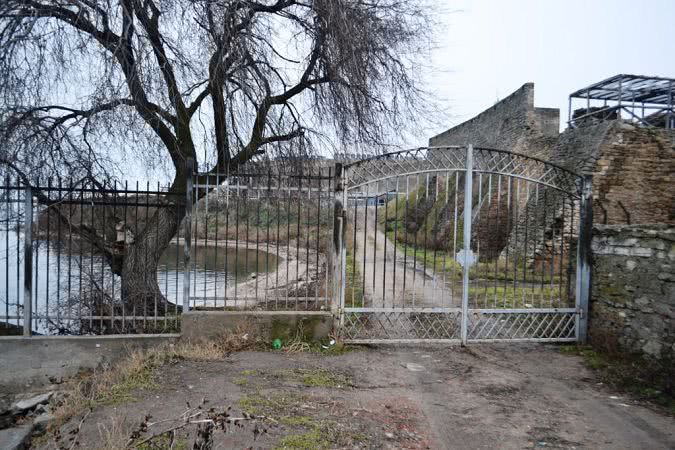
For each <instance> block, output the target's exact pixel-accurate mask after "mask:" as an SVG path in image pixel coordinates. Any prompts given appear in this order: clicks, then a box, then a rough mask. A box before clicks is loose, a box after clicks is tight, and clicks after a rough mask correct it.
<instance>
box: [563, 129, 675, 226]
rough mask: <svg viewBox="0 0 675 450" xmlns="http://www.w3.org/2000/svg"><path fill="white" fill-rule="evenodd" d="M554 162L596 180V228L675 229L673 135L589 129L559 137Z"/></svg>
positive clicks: (653, 132) (659, 132) (666, 131)
mask: <svg viewBox="0 0 675 450" xmlns="http://www.w3.org/2000/svg"><path fill="white" fill-rule="evenodd" d="M551 159H552V161H553V162H555V163H557V164H560V165H562V166H563V167H566V168H568V169H570V170H572V171H574V172H577V173H580V174H589V175H592V176H593V217H594V223H596V224H602V225H628V224H633V225H634V224H646V223H665V224H670V225H675V181H674V180H675V132H673V131H669V130H663V129H653V128H642V127H637V126H635V125H633V124H630V123H626V122H622V121H618V120H615V121H608V122H600V123H597V124H589V125H588V126H583V127H579V128H574V129H568V130H566V131H565V132H564V133H563V134H561V135H560V139H559V140H558V144H557V145H556V147H555V149H554V150H553V155H552V158H551Z"/></svg>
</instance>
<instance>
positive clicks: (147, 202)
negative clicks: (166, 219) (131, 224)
mask: <svg viewBox="0 0 675 450" xmlns="http://www.w3.org/2000/svg"><path fill="white" fill-rule="evenodd" d="M92 223H93V220H92ZM149 229H150V181H146V182H145V230H144V231H146V232H147V231H149ZM150 257H152V255H150V252H149V249H148V248H147V247H146V249H145V253H144V255H143V260H144V261H145V264H146V266H148V265H149V258H150ZM153 276H154V277H157V274H153ZM147 280H148V274H147V271H143V281H144V282H145V283H147ZM195 290H196V289H195ZM152 304H153V308H154V309H153V313H154V319H155V325H157V322H156V319H157V309H156V308H157V298H156V297H155V298H153V301H152ZM147 319H148V299H147V297H146V296H145V295H143V329H144V330H145V329H146V327H147ZM101 327H103V314H101Z"/></svg>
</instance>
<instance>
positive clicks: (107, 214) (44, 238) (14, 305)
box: [0, 178, 185, 335]
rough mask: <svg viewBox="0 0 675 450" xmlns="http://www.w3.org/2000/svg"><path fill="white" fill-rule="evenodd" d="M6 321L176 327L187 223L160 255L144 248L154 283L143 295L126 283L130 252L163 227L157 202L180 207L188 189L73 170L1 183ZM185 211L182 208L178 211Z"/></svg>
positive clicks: (22, 325) (31, 326)
mask: <svg viewBox="0 0 675 450" xmlns="http://www.w3.org/2000/svg"><path fill="white" fill-rule="evenodd" d="M0 189H1V192H2V194H1V195H2V197H1V202H2V211H1V212H0V223H1V224H2V231H1V233H2V234H4V236H2V244H0V245H1V246H2V247H4V248H1V247H0V257H2V266H4V267H3V269H4V270H2V271H0V272H2V273H0V305H2V310H1V311H0V323H1V325H0V329H3V331H4V333H3V334H15V333H16V332H17V331H20V330H23V334H26V335H29V334H111V333H139V332H167V331H175V330H177V329H178V327H179V313H180V310H181V308H180V306H179V304H180V295H179V293H180V292H181V291H180V289H179V284H180V281H181V280H182V277H181V276H180V275H181V274H182V270H183V268H182V261H183V254H182V252H179V251H178V247H179V245H178V244H179V241H180V240H181V238H182V236H181V230H180V229H179V232H178V233H176V235H175V237H174V239H173V241H172V243H171V244H170V245H169V246H168V247H167V248H166V249H165V250H164V252H163V253H162V254H161V255H159V258H158V260H157V261H155V259H157V258H155V255H153V254H152V252H151V251H149V250H146V251H145V252H141V254H139V255H137V258H140V260H141V261H140V262H141V264H145V265H146V266H148V267H154V266H155V265H157V267H158V269H157V270H156V271H153V272H152V273H151V272H146V273H145V278H146V280H145V281H146V282H147V284H148V285H153V283H154V284H155V285H156V286H157V287H158V288H159V289H158V290H156V291H153V292H152V295H145V296H143V299H142V301H140V300H139V299H138V298H136V299H134V298H132V297H133V296H132V295H131V293H127V292H124V290H125V286H124V283H123V280H122V277H121V275H122V272H123V271H124V265H125V259H126V256H127V252H128V251H129V249H130V248H131V247H133V246H134V245H135V239H136V238H137V237H142V236H144V235H145V234H148V233H152V232H153V230H151V228H153V227H156V228H159V227H160V226H161V223H160V221H159V220H156V219H155V217H156V215H157V212H158V211H160V210H164V211H172V212H175V214H177V215H179V214H181V211H180V209H179V208H176V207H175V205H176V204H178V203H179V202H180V201H181V200H184V198H185V194H184V193H172V192H170V191H169V190H168V188H166V187H162V186H160V185H159V184H157V185H154V186H151V185H150V183H146V184H145V185H140V184H139V183H135V184H133V185H131V186H130V185H129V183H124V184H120V183H117V182H112V183H111V184H98V183H93V182H89V181H80V182H76V181H73V180H67V181H64V180H57V181H54V182H52V181H48V182H47V183H45V184H44V185H32V186H28V185H26V184H24V183H22V182H20V181H19V180H15V179H10V178H7V179H5V182H4V185H2V186H0ZM177 219H178V220H180V218H178V217H177Z"/></svg>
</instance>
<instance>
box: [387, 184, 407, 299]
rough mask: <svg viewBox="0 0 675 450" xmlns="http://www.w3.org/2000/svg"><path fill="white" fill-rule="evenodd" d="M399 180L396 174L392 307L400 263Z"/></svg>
mask: <svg viewBox="0 0 675 450" xmlns="http://www.w3.org/2000/svg"><path fill="white" fill-rule="evenodd" d="M398 181H399V177H398V176H396V187H395V189H396V190H395V192H394V195H396V197H395V198H394V221H393V222H394V260H393V263H392V265H393V269H394V270H393V274H392V277H391V288H392V289H391V290H392V293H393V295H392V299H391V304H392V307H394V308H396V266H397V265H398V261H397V260H396V246H397V245H398V240H397V239H396V238H397V231H398ZM385 234H386V226H385ZM401 306H402V307H403V306H405V305H404V304H402V305H401Z"/></svg>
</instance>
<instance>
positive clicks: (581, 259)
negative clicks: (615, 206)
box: [576, 175, 593, 343]
mask: <svg viewBox="0 0 675 450" xmlns="http://www.w3.org/2000/svg"><path fill="white" fill-rule="evenodd" d="M592 185H593V179H592V177H591V176H590V175H586V176H584V178H583V181H582V184H581V202H580V206H579V237H578V245H577V282H576V309H577V317H576V338H577V341H578V342H581V343H585V342H586V340H587V339H588V300H589V296H590V292H589V291H590V286H591V233H592V228H593V202H592V197H591V194H592V192H591V189H592Z"/></svg>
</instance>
